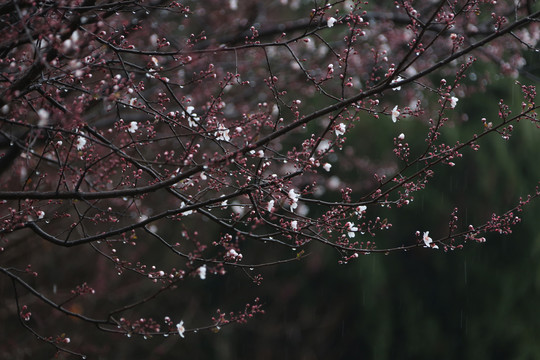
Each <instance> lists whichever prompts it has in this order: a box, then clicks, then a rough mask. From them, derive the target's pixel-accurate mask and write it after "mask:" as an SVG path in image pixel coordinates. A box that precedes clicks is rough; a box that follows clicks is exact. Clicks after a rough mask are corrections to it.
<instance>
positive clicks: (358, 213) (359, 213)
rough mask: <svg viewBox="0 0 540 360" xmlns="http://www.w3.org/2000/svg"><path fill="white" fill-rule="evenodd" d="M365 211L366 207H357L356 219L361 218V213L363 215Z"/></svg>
mask: <svg viewBox="0 0 540 360" xmlns="http://www.w3.org/2000/svg"><path fill="white" fill-rule="evenodd" d="M366 210H367V206H365V205H360V206H358V207H357V208H356V215H357V216H358V217H361V216H362V213H363V212H364V211H366Z"/></svg>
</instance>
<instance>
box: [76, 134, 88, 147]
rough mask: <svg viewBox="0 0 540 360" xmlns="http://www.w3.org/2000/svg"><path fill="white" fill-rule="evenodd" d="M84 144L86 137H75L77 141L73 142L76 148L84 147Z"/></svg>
mask: <svg viewBox="0 0 540 360" xmlns="http://www.w3.org/2000/svg"><path fill="white" fill-rule="evenodd" d="M85 145H86V138H84V137H82V136H78V137H77V141H76V143H75V146H76V147H77V150H82V149H84V146H85Z"/></svg>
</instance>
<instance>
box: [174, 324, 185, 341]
mask: <svg viewBox="0 0 540 360" xmlns="http://www.w3.org/2000/svg"><path fill="white" fill-rule="evenodd" d="M176 329H177V330H178V335H180V336H181V337H184V332H185V331H186V328H184V321H180V322H179V323H178V324H176Z"/></svg>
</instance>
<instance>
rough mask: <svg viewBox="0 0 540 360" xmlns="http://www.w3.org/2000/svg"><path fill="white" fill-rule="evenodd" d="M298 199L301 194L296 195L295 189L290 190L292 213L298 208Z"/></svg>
mask: <svg viewBox="0 0 540 360" xmlns="http://www.w3.org/2000/svg"><path fill="white" fill-rule="evenodd" d="M298 198H300V194H298V193H296V192H295V191H294V189H291V190H289V199H291V201H292V202H291V211H294V209H296V208H297V207H298Z"/></svg>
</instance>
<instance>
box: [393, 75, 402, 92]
mask: <svg viewBox="0 0 540 360" xmlns="http://www.w3.org/2000/svg"><path fill="white" fill-rule="evenodd" d="M401 80H403V78H402V77H401V76H398V77H397V78H395V79H394V80H392V82H391V83H390V84H395V83H398V82H400V81H401ZM392 90H394V91H398V90H401V86H396V87H395V88H392Z"/></svg>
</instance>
